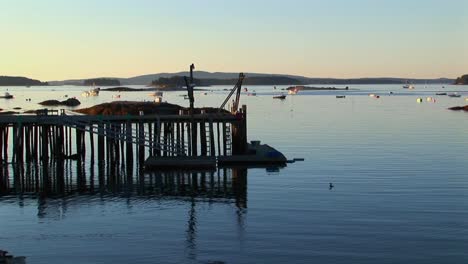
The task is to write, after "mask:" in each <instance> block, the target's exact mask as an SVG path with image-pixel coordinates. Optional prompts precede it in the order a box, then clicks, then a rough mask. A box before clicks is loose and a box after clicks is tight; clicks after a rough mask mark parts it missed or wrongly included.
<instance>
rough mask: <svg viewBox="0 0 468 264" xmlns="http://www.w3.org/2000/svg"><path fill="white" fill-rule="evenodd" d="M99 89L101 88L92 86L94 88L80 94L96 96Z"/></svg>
mask: <svg viewBox="0 0 468 264" xmlns="http://www.w3.org/2000/svg"><path fill="white" fill-rule="evenodd" d="M100 90H101V88H94V89H91V90H89V91H86V92H82V93H81V95H82V96H84V97H88V96H98V95H99V91H100Z"/></svg>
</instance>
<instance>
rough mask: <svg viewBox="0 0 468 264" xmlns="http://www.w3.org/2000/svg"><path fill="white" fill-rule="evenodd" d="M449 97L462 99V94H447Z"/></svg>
mask: <svg viewBox="0 0 468 264" xmlns="http://www.w3.org/2000/svg"><path fill="white" fill-rule="evenodd" d="M447 95H448V97H461V94H457V93H451V94H447Z"/></svg>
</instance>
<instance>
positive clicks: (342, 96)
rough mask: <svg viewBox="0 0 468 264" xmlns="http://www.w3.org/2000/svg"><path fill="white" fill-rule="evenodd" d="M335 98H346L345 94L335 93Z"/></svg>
mask: <svg viewBox="0 0 468 264" xmlns="http://www.w3.org/2000/svg"><path fill="white" fill-rule="evenodd" d="M336 98H346V96H345V95H337V96H336Z"/></svg>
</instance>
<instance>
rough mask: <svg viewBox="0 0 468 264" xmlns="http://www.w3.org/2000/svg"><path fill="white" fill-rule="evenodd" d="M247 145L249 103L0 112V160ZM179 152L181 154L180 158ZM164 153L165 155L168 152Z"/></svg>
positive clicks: (191, 153) (240, 150)
mask: <svg viewBox="0 0 468 264" xmlns="http://www.w3.org/2000/svg"><path fill="white" fill-rule="evenodd" d="M246 151H247V108H246V106H245V105H244V106H242V108H241V109H239V111H237V112H235V113H226V112H220V113H203V112H202V113H201V114H192V115H191V114H189V113H188V112H187V111H181V112H180V113H179V115H144V114H143V115H118V116H117V115H98V116H91V115H76V114H73V115H70V114H67V113H65V111H63V110H62V111H60V113H59V111H57V110H54V111H50V110H49V111H47V110H44V111H39V112H38V113H37V114H36V115H4V116H0V162H1V163H14V164H16V163H18V164H19V163H21V164H22V163H31V162H35V163H41V162H42V163H48V162H49V161H50V160H64V159H74V160H81V161H84V160H87V159H89V160H90V161H91V162H94V161H98V162H102V161H105V162H109V163H133V162H134V158H136V159H137V161H138V163H139V164H141V165H143V164H144V162H145V160H146V158H148V157H153V159H154V158H157V157H181V160H180V161H181V163H183V159H186V158H187V157H192V158H196V157H217V156H232V155H243V154H245V153H246ZM182 157H183V158H182ZM166 159H167V158H166Z"/></svg>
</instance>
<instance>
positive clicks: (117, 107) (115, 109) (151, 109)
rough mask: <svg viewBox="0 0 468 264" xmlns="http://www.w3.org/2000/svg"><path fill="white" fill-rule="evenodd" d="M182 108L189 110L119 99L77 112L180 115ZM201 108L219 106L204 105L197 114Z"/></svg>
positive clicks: (207, 110) (215, 109) (207, 108)
mask: <svg viewBox="0 0 468 264" xmlns="http://www.w3.org/2000/svg"><path fill="white" fill-rule="evenodd" d="M180 110H184V111H188V109H187V108H185V107H182V106H180V105H175V104H169V103H154V102H131V101H118V102H111V103H103V104H99V105H95V106H92V107H89V108H83V109H78V110H75V112H78V113H82V114H86V115H139V114H140V111H142V112H143V114H145V115H151V114H157V115H178V114H179V111H180ZM201 110H204V111H205V112H206V113H215V112H217V111H218V109H217V108H211V107H204V108H195V109H194V112H195V114H199V113H201ZM223 112H226V111H223Z"/></svg>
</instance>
